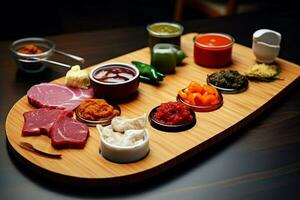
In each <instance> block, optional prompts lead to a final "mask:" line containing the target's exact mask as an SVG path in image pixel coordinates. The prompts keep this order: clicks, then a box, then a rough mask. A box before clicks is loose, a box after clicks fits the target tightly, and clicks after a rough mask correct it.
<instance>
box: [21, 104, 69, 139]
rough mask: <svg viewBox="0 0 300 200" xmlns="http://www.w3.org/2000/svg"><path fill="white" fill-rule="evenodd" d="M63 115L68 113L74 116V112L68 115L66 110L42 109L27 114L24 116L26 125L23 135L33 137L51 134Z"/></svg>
mask: <svg viewBox="0 0 300 200" xmlns="http://www.w3.org/2000/svg"><path fill="white" fill-rule="evenodd" d="M62 113H66V114H67V115H69V116H72V115H73V113H72V112H68V113H67V111H64V110H59V109H52V108H41V109H36V110H33V111H29V112H25V113H24V114H23V116H24V125H23V129H22V135H23V136H32V135H41V134H48V133H49V132H50V128H51V127H52V125H53V124H54V122H55V121H56V120H57V119H58V117H59V115H61V114H62Z"/></svg>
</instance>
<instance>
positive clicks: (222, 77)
mask: <svg viewBox="0 0 300 200" xmlns="http://www.w3.org/2000/svg"><path fill="white" fill-rule="evenodd" d="M206 81H207V84H208V85H210V86H213V87H215V88H216V89H218V90H219V91H220V92H222V93H229V94H230V93H240V92H243V91H245V90H247V89H248V79H247V77H246V76H244V75H241V74H240V73H239V72H238V71H235V70H221V71H220V72H216V73H212V74H209V75H207V79H206Z"/></svg>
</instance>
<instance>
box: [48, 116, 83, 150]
mask: <svg viewBox="0 0 300 200" xmlns="http://www.w3.org/2000/svg"><path fill="white" fill-rule="evenodd" d="M88 136H89V128H88V127H87V125H85V124H83V123H81V122H79V121H77V120H75V119H73V118H70V117H68V116H66V115H64V114H62V115H60V116H59V118H58V119H57V120H56V122H55V123H54V124H53V126H52V127H51V129H50V137H51V144H52V146H53V147H54V148H56V149H62V148H74V149H82V148H83V147H84V146H85V143H86V141H87V138H88Z"/></svg>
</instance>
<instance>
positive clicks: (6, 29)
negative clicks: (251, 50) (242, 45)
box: [0, 0, 296, 40]
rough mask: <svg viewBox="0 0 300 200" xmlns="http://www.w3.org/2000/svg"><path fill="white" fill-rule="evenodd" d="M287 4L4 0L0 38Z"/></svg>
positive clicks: (256, 0)
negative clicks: (36, 0) (34, 0)
mask: <svg viewBox="0 0 300 200" xmlns="http://www.w3.org/2000/svg"><path fill="white" fill-rule="evenodd" d="M293 4H294V1H292V0H264V1H262V0H109V1H99V0H98V1H95V0H85V1H80V2H77V1H69V2H66V1H58V0H52V1H39V2H28V1H26V2H25V1H22V2H18V1H10V2H7V3H5V4H2V5H1V8H0V10H1V12H0V20H1V27H2V28H1V31H0V40H13V39H18V38H24V37H28V36H48V35H56V34H62V33H74V32H81V31H93V30H103V29H113V28H120V27H130V26H146V25H147V24H149V23H152V22H157V21H179V22H182V21H187V20H193V19H202V18H212V17H223V16H227V15H234V16H236V15H241V14H246V13H251V12H252V13H253V12H264V11H268V12H270V13H272V12H274V13H275V12H280V11H282V10H285V9H291V8H296V7H295V6H294V5H293Z"/></svg>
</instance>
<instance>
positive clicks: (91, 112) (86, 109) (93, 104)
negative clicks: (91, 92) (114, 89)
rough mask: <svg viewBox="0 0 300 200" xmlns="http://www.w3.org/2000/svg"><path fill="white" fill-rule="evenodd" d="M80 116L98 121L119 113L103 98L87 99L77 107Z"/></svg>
mask: <svg viewBox="0 0 300 200" xmlns="http://www.w3.org/2000/svg"><path fill="white" fill-rule="evenodd" d="M78 113H79V114H80V116H81V117H82V118H84V119H87V120H92V121H98V120H101V119H104V118H112V117H115V116H117V115H120V112H119V110H116V109H115V108H114V107H113V106H112V105H110V104H108V103H107V102H106V101H105V100H104V99H87V100H85V101H84V102H82V103H81V104H80V106H79V107H78Z"/></svg>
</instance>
